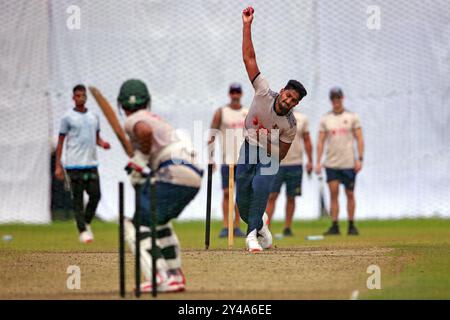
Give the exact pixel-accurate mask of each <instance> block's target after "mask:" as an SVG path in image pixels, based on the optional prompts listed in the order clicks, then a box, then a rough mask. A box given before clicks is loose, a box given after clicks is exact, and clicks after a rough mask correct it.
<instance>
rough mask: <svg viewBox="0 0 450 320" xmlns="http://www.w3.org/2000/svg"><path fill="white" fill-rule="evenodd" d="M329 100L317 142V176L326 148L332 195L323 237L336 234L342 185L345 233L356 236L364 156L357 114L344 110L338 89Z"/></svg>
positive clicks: (320, 169) (321, 121) (332, 92)
mask: <svg viewBox="0 0 450 320" xmlns="http://www.w3.org/2000/svg"><path fill="white" fill-rule="evenodd" d="M330 100H331V103H332V105H333V110H332V111H330V112H328V113H326V114H325V115H324V116H323V117H322V119H321V120H320V132H319V139H318V142H317V165H316V173H317V174H321V171H322V163H321V160H322V153H323V149H324V146H325V143H326V145H327V152H326V159H325V162H324V165H323V166H324V167H325V169H326V173H327V183H328V186H329V188H330V195H331V205H330V208H331V210H330V211H331V218H332V220H333V224H332V226H331V227H330V229H329V230H328V231H327V232H325V235H339V234H340V231H339V225H338V215H339V202H338V197H339V185H340V184H341V183H342V184H343V185H344V186H345V194H346V196H347V213H348V222H349V225H348V232H347V234H349V235H358V230H357V229H356V227H355V225H354V217H355V196H354V189H355V180H356V175H357V173H358V172H360V171H361V169H362V161H363V154H364V139H363V134H362V129H361V123H360V120H359V117H358V115H357V114H356V113H354V112H351V111H348V110H346V109H345V108H344V104H343V100H344V94H343V92H342V90H341V89H340V88H333V89H331V91H330ZM355 140H356V142H357V147H358V158H357V157H356V155H355V148H354V142H355Z"/></svg>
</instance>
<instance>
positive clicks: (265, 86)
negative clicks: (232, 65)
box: [244, 74, 297, 146]
mask: <svg viewBox="0 0 450 320" xmlns="http://www.w3.org/2000/svg"><path fill="white" fill-rule="evenodd" d="M252 84H253V88H254V89H255V96H254V98H253V101H252V105H251V107H250V110H249V112H248V114H247V117H246V118H245V130H244V135H245V137H246V139H247V141H248V143H249V144H251V145H255V146H256V145H258V133H259V132H261V131H262V133H263V134H266V133H267V134H268V136H269V137H270V141H271V142H272V143H275V144H278V141H274V140H275V136H274V135H273V134H270V133H271V130H276V129H278V130H279V131H278V132H279V140H280V141H282V142H285V143H292V141H294V138H295V135H296V134H297V123H296V120H295V117H294V115H293V113H292V111H290V112H289V113H288V114H287V115H285V116H279V115H277V114H276V113H275V109H274V107H275V100H276V99H277V97H278V93H276V92H274V91H272V90H270V88H269V83H268V82H267V81H266V79H265V78H264V77H263V76H262V74H258V75H257V76H256V78H255V79H254V80H253V82H252ZM260 145H261V144H260ZM261 146H263V145H261Z"/></svg>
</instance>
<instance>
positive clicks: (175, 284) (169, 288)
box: [141, 273, 185, 293]
mask: <svg viewBox="0 0 450 320" xmlns="http://www.w3.org/2000/svg"><path fill="white" fill-rule="evenodd" d="M156 283H157V285H158V286H157V290H158V292H161V293H163V292H181V291H184V289H185V285H184V284H183V283H182V282H180V281H178V280H177V279H175V277H174V276H172V275H169V276H165V277H162V276H161V274H160V273H158V274H157V275H156ZM152 288H153V287H152V281H145V282H144V283H142V284H141V292H142V293H151V292H152Z"/></svg>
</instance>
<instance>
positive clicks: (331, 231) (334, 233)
mask: <svg viewBox="0 0 450 320" xmlns="http://www.w3.org/2000/svg"><path fill="white" fill-rule="evenodd" d="M323 235H324V236H339V235H341V232H340V231H339V226H338V225H332V226H331V227H330V229H328V231H327V232H325V233H324V234H323Z"/></svg>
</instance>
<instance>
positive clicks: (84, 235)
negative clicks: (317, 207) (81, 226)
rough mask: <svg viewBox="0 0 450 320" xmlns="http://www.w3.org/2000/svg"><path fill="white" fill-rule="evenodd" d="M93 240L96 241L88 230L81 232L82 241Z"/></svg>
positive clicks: (89, 241) (88, 241)
mask: <svg viewBox="0 0 450 320" xmlns="http://www.w3.org/2000/svg"><path fill="white" fill-rule="evenodd" d="M92 241H94V239H93V238H92V236H91V235H90V234H89V232H88V231H83V232H81V233H80V242H81V243H91V242H92Z"/></svg>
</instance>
